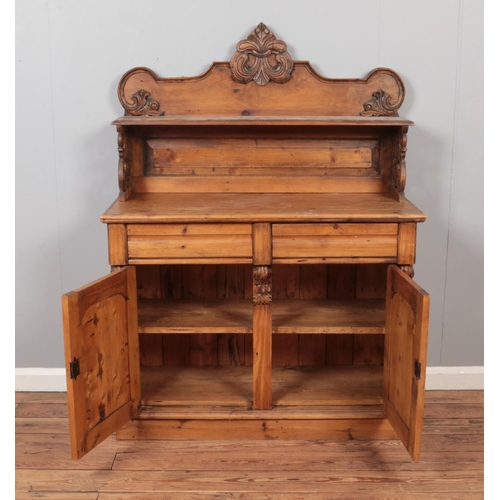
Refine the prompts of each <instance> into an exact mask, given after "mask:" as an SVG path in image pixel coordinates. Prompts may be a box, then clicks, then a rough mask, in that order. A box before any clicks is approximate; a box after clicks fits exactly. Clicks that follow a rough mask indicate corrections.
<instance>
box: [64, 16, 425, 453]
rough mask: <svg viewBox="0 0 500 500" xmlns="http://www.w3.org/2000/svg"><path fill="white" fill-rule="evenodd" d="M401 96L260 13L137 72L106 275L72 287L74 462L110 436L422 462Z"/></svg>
mask: <svg viewBox="0 0 500 500" xmlns="http://www.w3.org/2000/svg"><path fill="white" fill-rule="evenodd" d="M404 95H405V89H404V85H403V82H402V80H401V78H400V77H399V76H398V75H397V74H396V73H395V72H394V71H392V70H390V69H387V68H378V69H375V70H373V71H371V72H370V73H369V74H368V75H367V76H366V78H364V79H329V78H325V77H323V76H320V75H319V74H318V73H317V72H316V71H315V70H314V69H313V68H312V66H311V65H310V64H309V63H308V62H304V61H294V60H292V58H291V57H290V55H289V53H288V51H287V46H286V44H285V43H284V42H283V41H281V40H278V39H277V38H276V37H275V35H274V34H273V33H272V32H271V31H270V30H269V29H268V28H267V27H266V26H265V25H264V24H259V26H258V27H257V28H256V29H255V30H254V31H253V32H252V33H251V34H250V35H249V36H248V38H247V39H245V40H242V41H240V42H239V43H238V44H237V46H236V52H235V53H234V55H233V57H232V58H231V60H230V61H229V62H216V63H213V64H212V65H211V66H210V68H209V69H208V70H207V71H206V72H205V73H204V74H202V75H200V76H197V77H190V78H186V77H183V78H159V77H157V76H156V75H155V73H153V72H152V71H151V70H149V69H147V68H135V69H132V70H131V71H129V72H127V73H126V74H125V75H124V76H123V77H122V79H121V81H120V83H119V87H118V98H119V100H120V103H121V104H122V106H123V108H124V110H125V114H124V116H122V117H120V118H118V119H117V120H115V121H114V122H113V124H114V125H115V126H116V128H117V131H118V178H119V196H118V198H117V200H116V201H115V202H114V203H113V204H112V205H111V206H110V208H109V209H108V210H107V211H106V212H105V213H104V214H103V215H102V217H101V220H102V222H103V223H105V224H107V228H108V241H109V263H110V265H111V266H112V271H111V273H110V274H109V275H107V276H105V277H103V278H101V279H99V280H97V281H94V282H93V283H90V284H89V285H87V286H85V287H82V288H80V289H78V290H75V291H73V292H70V293H68V294H66V295H64V296H63V322H64V339H65V353H66V354H65V356H66V367H67V389H68V401H69V420H70V434H71V446H72V456H73V458H75V459H78V458H80V457H82V456H83V455H85V454H86V453H88V452H89V451H91V450H92V449H93V448H94V447H96V446H97V445H98V444H99V443H100V442H102V441H103V440H104V439H106V438H107V437H108V436H110V435H111V434H112V433H114V432H116V433H117V437H118V438H119V439H168V440H189V439H321V440H335V439H360V440H369V439H400V440H401V441H402V442H403V444H404V446H405V447H406V448H407V449H408V452H409V453H410V455H411V457H412V458H413V459H414V460H418V459H419V454H420V442H421V431H422V418H423V406H424V401H423V398H424V384H425V369H426V351H427V328H428V316H429V295H428V294H427V293H426V292H425V291H424V290H422V288H420V287H419V286H418V285H417V284H416V283H415V282H414V281H413V264H414V263H415V248H416V227H417V224H418V223H419V222H423V221H424V220H425V218H426V216H425V215H424V214H423V213H422V212H421V211H420V210H418V209H417V208H416V207H415V206H414V205H413V204H412V203H410V202H409V201H408V200H407V199H406V198H405V195H404V190H405V168H406V167H405V155H406V136H407V131H408V127H409V126H411V125H413V123H412V122H411V121H409V120H407V119H404V118H401V117H399V115H398V110H399V108H400V106H401V104H402V103H403V99H404Z"/></svg>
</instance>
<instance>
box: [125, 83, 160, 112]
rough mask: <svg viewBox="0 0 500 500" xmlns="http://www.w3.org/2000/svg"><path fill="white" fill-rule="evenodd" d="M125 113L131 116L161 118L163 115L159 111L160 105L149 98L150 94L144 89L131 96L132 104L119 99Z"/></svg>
mask: <svg viewBox="0 0 500 500" xmlns="http://www.w3.org/2000/svg"><path fill="white" fill-rule="evenodd" d="M120 101H121V103H122V106H123V107H124V109H125V111H126V112H127V113H128V114H129V115H132V116H140V115H147V116H161V115H163V114H165V112H164V111H162V110H161V109H160V103H159V102H158V101H156V100H154V99H153V98H152V97H151V93H150V92H148V91H147V90H144V89H139V90H138V91H137V92H134V93H133V94H132V102H128V101H126V100H125V99H120Z"/></svg>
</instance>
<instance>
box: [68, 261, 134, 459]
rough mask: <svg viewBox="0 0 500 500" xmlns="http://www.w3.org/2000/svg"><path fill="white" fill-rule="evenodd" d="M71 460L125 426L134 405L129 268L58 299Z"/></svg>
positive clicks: (130, 279) (131, 271) (131, 269)
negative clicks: (62, 332) (63, 346)
mask: <svg viewBox="0 0 500 500" xmlns="http://www.w3.org/2000/svg"><path fill="white" fill-rule="evenodd" d="M62 308H63V324H64V344H65V358H66V381H67V389H68V406H69V421H70V439H71V453H72V458H73V459H74V460H77V459H79V458H81V457H83V456H84V455H85V454H86V453H88V452H89V451H90V450H92V449H93V448H95V447H96V446H97V445H98V444H99V443H100V442H102V441H103V440H104V439H105V438H106V437H108V436H109V435H111V434H112V433H113V432H115V431H116V430H117V429H118V428H120V427H121V426H122V425H124V424H125V423H126V422H128V421H129V420H130V419H131V418H132V417H133V415H134V414H135V413H136V412H137V410H138V408H139V404H140V379H139V342H138V331H137V287H136V276H135V268H134V267H125V268H121V269H119V270H117V271H114V272H112V273H111V274H109V275H108V276H105V277H104V278H101V279H99V280H97V281H94V282H93V283H90V284H89V285H87V286H85V287H83V288H80V289H78V290H75V291H73V292H70V293H68V294H66V295H63V297H62Z"/></svg>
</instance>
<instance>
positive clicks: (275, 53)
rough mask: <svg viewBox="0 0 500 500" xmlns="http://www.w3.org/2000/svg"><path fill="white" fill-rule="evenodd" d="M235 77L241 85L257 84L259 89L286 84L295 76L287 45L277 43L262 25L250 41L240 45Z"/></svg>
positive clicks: (233, 60) (234, 60)
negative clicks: (270, 84) (272, 83)
mask: <svg viewBox="0 0 500 500" xmlns="http://www.w3.org/2000/svg"><path fill="white" fill-rule="evenodd" d="M229 65H230V67H231V72H232V77H233V79H234V80H236V81H237V82H239V83H248V82H249V81H251V80H253V81H254V82H255V83H256V84H257V85H266V83H269V81H271V80H272V81H273V82H275V83H285V82H286V81H288V80H289V79H290V77H291V76H292V71H293V60H292V58H291V57H290V54H289V53H288V52H287V47H286V43H285V42H283V41H282V40H276V37H275V36H274V33H273V32H272V31H271V30H269V28H268V27H267V26H266V25H265V24H264V23H260V24H259V25H258V26H257V27H256V28H255V29H254V30H253V32H252V33H250V35H249V36H248V38H247V39H246V40H242V41H241V42H239V43H238V45H236V52H235V53H234V55H233V57H232V58H231V61H230V62H229Z"/></svg>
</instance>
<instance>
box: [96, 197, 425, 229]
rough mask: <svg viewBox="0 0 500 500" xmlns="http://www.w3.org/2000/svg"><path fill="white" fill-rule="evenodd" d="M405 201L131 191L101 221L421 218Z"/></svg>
mask: <svg viewBox="0 0 500 500" xmlns="http://www.w3.org/2000/svg"><path fill="white" fill-rule="evenodd" d="M425 219H426V215H425V214H424V213H423V212H421V211H420V210H419V209H418V208H416V207H415V206H414V205H413V204H412V203H411V202H409V201H408V200H403V201H396V200H394V199H393V198H392V197H391V196H390V195H389V194H387V193H368V194H353V193H349V194H344V193H291V194H286V193H265V194H262V193H133V194H132V195H131V197H130V198H129V199H128V200H127V201H116V202H115V203H113V205H111V207H110V208H109V209H108V210H107V211H106V212H105V213H104V214H103V215H102V216H101V221H102V222H105V223H122V224H126V223H188V222H200V223H202V222H319V221H328V222H330V221H331V222H347V221H349V222H363V221H367V222H407V221H413V222H422V221H424V220H425Z"/></svg>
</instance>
